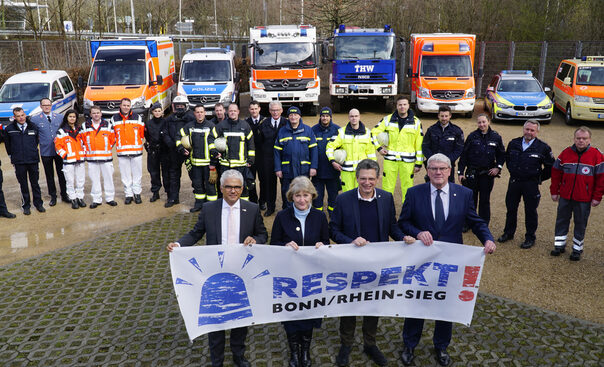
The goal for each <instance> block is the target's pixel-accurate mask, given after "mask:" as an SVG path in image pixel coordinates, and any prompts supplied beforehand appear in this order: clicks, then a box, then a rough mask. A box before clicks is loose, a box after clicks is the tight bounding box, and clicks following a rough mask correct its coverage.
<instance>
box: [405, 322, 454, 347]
mask: <svg viewBox="0 0 604 367" xmlns="http://www.w3.org/2000/svg"><path fill="white" fill-rule="evenodd" d="M423 330H424V319H413V318H410V317H407V318H405V323H404V324H403V343H405V346H406V347H409V348H411V349H413V348H415V347H416V346H417V344H418V343H419V340H420V339H421V337H422V331H423ZM452 334H453V324H452V323H451V322H448V321H440V320H436V321H435V325H434V337H433V338H432V342H433V343H434V348H436V349H440V350H445V349H447V347H448V346H449V343H450V342H451V335H452Z"/></svg>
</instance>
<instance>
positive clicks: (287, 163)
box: [274, 120, 319, 179]
mask: <svg viewBox="0 0 604 367" xmlns="http://www.w3.org/2000/svg"><path fill="white" fill-rule="evenodd" d="M274 154H275V155H274V157H275V172H277V171H282V172H283V178H288V179H294V178H296V177H298V176H309V172H310V169H311V168H314V169H317V166H318V158H319V157H318V153H317V140H316V139H315V134H313V132H312V129H311V128H310V126H308V125H304V123H303V122H302V120H300V124H299V125H298V128H297V129H296V130H295V131H294V130H293V129H292V126H291V124H290V123H289V122H288V123H287V124H286V125H285V126H284V127H283V128H281V129H279V133H278V134H277V140H275V152H274Z"/></svg>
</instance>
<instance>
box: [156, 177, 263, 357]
mask: <svg viewBox="0 0 604 367" xmlns="http://www.w3.org/2000/svg"><path fill="white" fill-rule="evenodd" d="M244 185H245V181H244V179H243V175H242V174H241V173H240V172H239V171H237V170H233V169H230V170H227V171H225V172H224V173H223V174H222V176H221V177H220V190H221V191H222V195H223V197H222V199H219V200H216V201H210V202H207V203H205V204H204V206H203V209H202V210H201V212H200V213H199V219H198V220H197V223H196V224H195V227H194V228H193V229H192V230H191V231H190V232H189V233H187V234H186V235H184V236H182V237H181V238H180V239H179V240H178V242H172V243H170V244H168V246H167V250H168V251H169V252H171V251H172V250H173V249H174V248H175V247H179V246H192V245H194V244H195V243H196V242H197V241H199V240H200V239H201V238H202V237H203V236H204V234H205V235H206V245H220V244H223V245H229V246H232V245H239V244H241V243H243V244H244V245H246V246H247V245H250V244H255V243H266V241H267V238H268V235H267V232H266V228H265V227H264V223H263V221H262V216H261V215H260V214H261V213H260V207H259V206H258V204H255V203H252V202H249V201H247V200H240V199H239V198H240V197H241V193H242V192H243V187H244ZM246 336H247V327H240V328H235V329H232V330H231V338H230V339H231V351H232V352H233V362H234V363H235V365H236V366H238V367H249V366H250V363H249V362H248V361H247V360H246V359H245V357H244V352H245V337H246ZM208 340H209V346H210V359H211V361H212V367H221V366H222V365H223V362H224V345H225V332H224V330H221V331H214V332H211V333H209V334H208Z"/></svg>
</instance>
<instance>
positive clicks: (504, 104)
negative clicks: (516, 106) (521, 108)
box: [495, 102, 512, 108]
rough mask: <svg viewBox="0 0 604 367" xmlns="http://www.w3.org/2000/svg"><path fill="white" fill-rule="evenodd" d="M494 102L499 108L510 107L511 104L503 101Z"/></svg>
mask: <svg viewBox="0 0 604 367" xmlns="http://www.w3.org/2000/svg"><path fill="white" fill-rule="evenodd" d="M495 104H496V105H497V107H499V108H510V107H512V106H510V105H509V104H506V103H503V102H495Z"/></svg>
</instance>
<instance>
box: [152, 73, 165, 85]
mask: <svg viewBox="0 0 604 367" xmlns="http://www.w3.org/2000/svg"><path fill="white" fill-rule="evenodd" d="M162 84H164V77H163V76H161V75H158V76H157V80H156V81H150V82H149V86H153V85H162Z"/></svg>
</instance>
